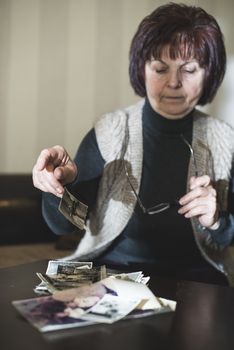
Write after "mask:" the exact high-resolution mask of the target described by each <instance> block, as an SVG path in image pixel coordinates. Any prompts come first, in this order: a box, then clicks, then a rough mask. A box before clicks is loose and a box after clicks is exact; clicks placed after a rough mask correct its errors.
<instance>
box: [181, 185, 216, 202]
mask: <svg viewBox="0 0 234 350" xmlns="http://www.w3.org/2000/svg"><path fill="white" fill-rule="evenodd" d="M208 195H213V196H214V197H215V195H216V191H215V190H214V189H213V188H212V187H211V186H210V187H197V188H195V189H194V190H192V191H190V192H188V193H186V195H184V196H183V197H181V198H180V200H179V203H180V205H185V204H187V203H189V202H191V201H192V200H194V199H195V198H197V197H206V196H208Z"/></svg>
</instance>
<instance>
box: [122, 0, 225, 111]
mask: <svg viewBox="0 0 234 350" xmlns="http://www.w3.org/2000/svg"><path fill="white" fill-rule="evenodd" d="M167 45H168V46H169V55H170V58H171V59H175V58H177V57H182V58H183V59H188V58H191V57H193V58H195V59H196V60H197V61H198V63H199V65H200V66H201V67H202V68H204V69H205V78H204V87H203V92H202V95H201V97H200V99H199V101H198V104H199V105H205V104H206V103H209V102H211V101H212V100H213V98H214V96H215V94H216V92H217V90H218V88H219V86H220V85H221V83H222V80H223V78H224V75H225V71H226V50H225V45H224V38H223V34H222V32H221V29H220V27H219V25H218V23H217V21H216V19H215V18H214V17H213V16H212V15H210V14H208V13H207V12H206V11H205V10H203V9H202V8H200V7H196V6H187V5H185V4H175V3H173V2H171V3H168V4H166V5H163V6H160V7H158V8H157V9H156V10H154V11H153V12H152V13H151V14H149V15H148V16H146V17H145V18H144V19H143V20H142V21H141V23H140V24H139V27H138V29H137V31H136V33H135V35H134V37H133V39H132V42H131V46H130V53H129V59H130V62H129V76H130V82H131V85H132V87H133V89H134V91H135V93H136V94H137V95H139V96H141V97H145V96H146V89H145V63H146V62H147V61H148V60H150V59H152V57H153V58H154V59H157V58H160V57H161V55H162V50H163V48H165V46H167Z"/></svg>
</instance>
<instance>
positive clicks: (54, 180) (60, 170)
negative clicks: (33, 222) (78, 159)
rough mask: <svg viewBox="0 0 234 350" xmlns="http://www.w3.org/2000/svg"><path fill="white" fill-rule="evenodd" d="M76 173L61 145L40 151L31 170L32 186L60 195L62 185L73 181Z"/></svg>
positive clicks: (72, 163) (74, 166)
mask: <svg viewBox="0 0 234 350" xmlns="http://www.w3.org/2000/svg"><path fill="white" fill-rule="evenodd" d="M76 175H77V167H76V164H75V163H74V162H73V161H72V160H71V158H70V156H69V155H68V153H67V151H66V150H65V149H64V148H63V147H61V146H54V147H51V148H47V149H44V150H43V151H41V153H40V155H39V157H38V159H37V161H36V164H35V165H34V167H33V171H32V177H33V184H34V186H35V187H36V188H38V189H39V190H41V191H43V192H50V193H52V194H54V195H55V196H58V197H62V195H63V192H64V186H65V185H66V184H68V183H71V182H73V181H74V180H75V178H76Z"/></svg>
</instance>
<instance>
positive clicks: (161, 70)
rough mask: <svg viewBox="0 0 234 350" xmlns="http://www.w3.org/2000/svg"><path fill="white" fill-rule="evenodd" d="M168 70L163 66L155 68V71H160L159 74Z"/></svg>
mask: <svg viewBox="0 0 234 350" xmlns="http://www.w3.org/2000/svg"><path fill="white" fill-rule="evenodd" d="M166 71H167V69H166V68H163V69H155V72H156V73H158V74H163V73H166Z"/></svg>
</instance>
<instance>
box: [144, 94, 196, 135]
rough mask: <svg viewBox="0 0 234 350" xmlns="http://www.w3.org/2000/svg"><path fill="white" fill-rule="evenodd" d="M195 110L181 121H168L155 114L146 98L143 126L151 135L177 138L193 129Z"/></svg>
mask: <svg viewBox="0 0 234 350" xmlns="http://www.w3.org/2000/svg"><path fill="white" fill-rule="evenodd" d="M192 124H193V110H192V111H191V112H190V113H189V114H187V115H186V116H185V117H183V118H181V119H167V118H165V117H163V116H162V115H160V114H159V113H157V112H155V111H154V110H153V108H152V107H151V105H150V102H149V100H148V99H147V98H146V99H145V103H144V106H143V125H144V127H145V129H146V130H147V132H150V134H155V133H157V134H158V133H160V134H167V135H171V136H176V135H179V134H181V133H185V132H186V131H188V130H190V129H191V128H192Z"/></svg>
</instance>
